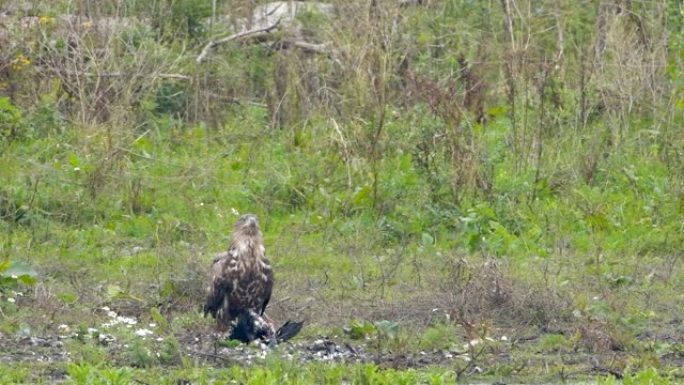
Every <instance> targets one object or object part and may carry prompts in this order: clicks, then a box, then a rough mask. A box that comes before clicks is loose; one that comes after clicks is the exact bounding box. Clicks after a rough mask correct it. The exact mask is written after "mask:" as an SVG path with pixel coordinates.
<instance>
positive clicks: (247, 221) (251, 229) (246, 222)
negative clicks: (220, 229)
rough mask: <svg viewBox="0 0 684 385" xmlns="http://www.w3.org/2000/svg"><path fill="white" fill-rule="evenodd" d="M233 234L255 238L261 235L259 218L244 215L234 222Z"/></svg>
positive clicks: (252, 215)
mask: <svg viewBox="0 0 684 385" xmlns="http://www.w3.org/2000/svg"><path fill="white" fill-rule="evenodd" d="M235 232H236V233H241V234H244V235H248V236H251V237H253V236H256V235H259V234H260V233H261V230H260V229H259V218H257V216H256V215H254V214H245V215H243V216H241V217H240V218H239V219H238V220H237V222H235Z"/></svg>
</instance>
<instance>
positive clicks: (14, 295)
mask: <svg viewBox="0 0 684 385" xmlns="http://www.w3.org/2000/svg"><path fill="white" fill-rule="evenodd" d="M12 278H15V279H16V276H15V275H13V276H12ZM23 295H24V293H22V292H19V291H14V290H12V291H10V292H9V296H8V297H7V302H9V303H16V302H17V297H20V296H23ZM2 297H3V295H2V294H0V299H2Z"/></svg>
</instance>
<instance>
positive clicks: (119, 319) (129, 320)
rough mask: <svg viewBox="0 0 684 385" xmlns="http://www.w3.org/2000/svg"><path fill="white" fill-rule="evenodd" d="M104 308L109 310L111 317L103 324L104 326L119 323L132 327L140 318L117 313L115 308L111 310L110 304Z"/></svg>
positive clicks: (108, 314)
mask: <svg viewBox="0 0 684 385" xmlns="http://www.w3.org/2000/svg"><path fill="white" fill-rule="evenodd" d="M102 310H104V311H105V312H107V316H109V318H111V320H110V321H109V322H105V323H103V324H102V327H104V328H109V327H112V326H114V325H119V324H122V325H126V327H127V328H130V327H131V326H133V325H135V324H137V323H138V320H136V319H135V318H133V317H125V316H120V315H118V314H116V312H115V311H114V310H111V309H110V308H109V307H108V306H105V307H103V308H102Z"/></svg>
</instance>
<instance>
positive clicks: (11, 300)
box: [7, 298, 17, 303]
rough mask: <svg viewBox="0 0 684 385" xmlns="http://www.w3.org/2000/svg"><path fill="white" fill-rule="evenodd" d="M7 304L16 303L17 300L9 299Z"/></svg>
mask: <svg viewBox="0 0 684 385" xmlns="http://www.w3.org/2000/svg"><path fill="white" fill-rule="evenodd" d="M7 302H11V303H15V302H17V300H16V299H14V298H7Z"/></svg>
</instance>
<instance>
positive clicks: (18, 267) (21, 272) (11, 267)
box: [0, 261, 38, 291]
mask: <svg viewBox="0 0 684 385" xmlns="http://www.w3.org/2000/svg"><path fill="white" fill-rule="evenodd" d="M37 277H38V273H37V272H36V271H35V270H33V268H32V267H31V266H29V264H27V263H26V262H22V261H4V262H0V291H2V290H4V289H14V288H16V287H17V286H18V285H19V284H24V285H29V286H33V285H35V284H36V282H38V278H37Z"/></svg>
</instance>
